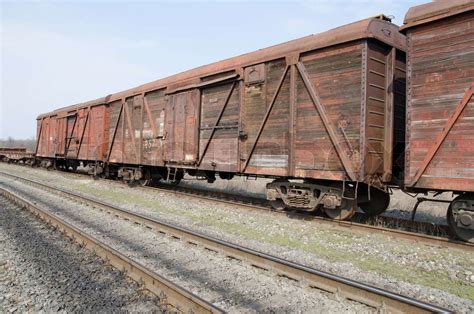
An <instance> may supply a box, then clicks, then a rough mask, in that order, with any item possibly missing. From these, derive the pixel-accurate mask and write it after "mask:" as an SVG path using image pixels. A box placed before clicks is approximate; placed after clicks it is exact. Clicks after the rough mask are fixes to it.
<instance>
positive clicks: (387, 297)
mask: <svg viewBox="0 0 474 314" xmlns="http://www.w3.org/2000/svg"><path fill="white" fill-rule="evenodd" d="M0 174H4V173H3V172H0ZM7 176H11V177H13V178H16V179H19V180H22V181H24V182H30V183H32V184H35V185H37V186H39V187H42V188H44V189H47V190H49V191H51V192H55V193H58V192H59V193H61V194H63V195H65V196H67V197H68V198H70V199H72V200H75V201H77V202H80V203H85V204H88V205H91V206H93V207H96V208H98V209H101V210H104V211H106V212H108V213H111V214H114V215H115V216H118V217H121V218H123V219H126V220H130V221H133V222H135V223H138V224H141V225H143V226H144V227H147V228H149V229H152V230H154V231H156V232H159V233H162V234H167V235H169V236H171V237H173V238H176V239H180V240H183V241H186V242H188V243H190V244H192V245H199V246H202V247H204V248H205V249H207V250H210V251H214V252H218V253H222V254H225V255H226V256H228V257H231V258H234V259H237V260H242V261H244V262H247V263H249V264H251V265H253V266H255V267H258V268H260V269H264V270H268V271H273V272H274V273H276V274H277V275H279V276H282V277H286V278H289V279H292V280H295V281H298V282H300V283H302V284H305V285H307V286H309V287H312V288H317V289H320V290H323V291H326V292H331V293H334V294H335V295H336V296H337V297H339V298H345V299H349V300H353V301H356V302H360V303H362V304H365V305H368V306H370V307H373V308H376V309H379V310H382V311H383V310H385V311H389V312H394V313H408V312H410V313H411V312H417V313H418V312H431V313H433V312H437V313H449V312H450V311H449V310H447V309H445V308H442V307H439V306H436V305H433V304H428V303H425V302H422V301H419V300H416V299H414V298H410V297H407V296H403V295H400V294H397V293H393V292H390V291H387V290H384V289H380V288H377V287H374V286H371V285H368V284H364V283H360V282H357V281H355V280H352V279H348V278H344V277H342V276H339V275H335V274H331V273H328V272H325V271H321V270H317V269H314V268H310V267H308V266H305V265H302V264H299V263H295V262H291V261H287V260H284V259H281V258H279V257H276V256H272V255H269V254H266V253H262V252H259V251H256V250H253V249H250V248H246V247H243V246H240V245H237V244H234V243H231V242H228V241H224V240H221V239H217V238H214V237H211V236H207V235H204V234H201V233H198V232H195V231H191V230H188V229H185V228H183V227H180V226H176V225H173V224H170V223H168V222H164V221H161V220H159V219H156V218H151V217H148V216H145V215H142V214H138V213H134V212H132V211H130V210H127V209H123V208H119V207H117V206H114V205H112V204H109V203H106V202H103V201H100V200H96V199H92V198H89V197H85V196H82V195H79V194H76V193H73V192H70V191H66V190H63V189H60V188H56V187H52V186H49V185H47V184H44V183H40V182H36V181H34V180H30V179H25V178H22V177H18V176H15V175H10V174H7Z"/></svg>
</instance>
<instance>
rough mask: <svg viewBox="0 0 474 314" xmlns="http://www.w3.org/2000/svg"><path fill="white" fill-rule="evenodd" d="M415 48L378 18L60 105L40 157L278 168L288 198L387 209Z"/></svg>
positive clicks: (144, 176) (154, 166) (342, 214)
mask: <svg viewBox="0 0 474 314" xmlns="http://www.w3.org/2000/svg"><path fill="white" fill-rule="evenodd" d="M405 45H406V41H405V37H404V35H402V34H401V33H399V29H398V27H397V26H396V25H394V24H392V23H390V21H389V19H387V18H386V17H385V16H377V17H374V18H369V19H365V20H362V21H359V22H355V23H352V24H349V25H345V26H342V27H339V28H336V29H333V30H330V31H328V32H325V33H321V34H317V35H311V36H308V37H304V38H301V39H297V40H293V41H290V42H287V43H284V44H280V45H276V46H273V47H270V48H266V49H261V50H258V51H256V52H252V53H249V54H244V55H241V56H238V57H235V58H231V59H227V60H224V61H221V62H217V63H214V64H210V65H206V66H202V67H199V68H196V69H193V70H190V71H187V72H183V73H180V74H177V75H174V76H171V77H168V78H165V79H161V80H158V81H154V82H152V83H149V84H145V85H142V86H139V87H137V88H134V89H130V90H127V91H124V92H120V93H116V94H112V95H109V96H107V97H104V98H100V99H97V100H94V101H91V102H87V103H83V104H79V105H75V106H72V107H67V108H63V109H59V110H56V111H54V112H52V113H48V114H44V115H41V116H39V117H38V148H37V156H38V157H40V158H43V161H42V162H43V165H46V166H52V165H56V166H57V167H65V168H69V167H73V168H74V167H76V166H77V165H78V163H79V162H82V163H84V164H87V165H89V166H90V169H91V172H93V173H94V174H96V175H105V176H117V177H121V178H123V179H125V180H127V181H132V180H141V182H148V181H149V180H150V179H159V178H164V179H168V180H174V181H177V180H179V179H180V178H182V176H183V174H184V172H187V173H189V174H191V175H196V176H201V177H205V178H207V180H208V181H209V182H212V181H213V180H214V179H215V176H216V175H219V176H220V177H221V178H225V179H231V178H232V177H233V176H234V175H244V176H257V177H273V178H275V179H276V180H275V182H274V183H272V184H269V186H268V194H267V196H268V198H269V199H270V200H272V203H273V204H274V205H275V206H276V207H281V206H286V207H296V208H302V209H306V210H316V209H318V208H323V210H324V211H325V212H326V213H328V215H329V216H331V217H334V218H347V217H350V215H352V214H353V212H354V210H355V208H356V205H357V200H358V201H359V205H361V206H362V208H364V209H365V210H366V211H368V212H372V213H376V212H380V211H382V210H385V208H386V206H387V205H388V194H387V193H385V191H387V186H388V185H390V184H396V183H397V182H398V180H403V178H402V177H403V171H402V170H403V157H402V156H403V151H404V139H405V130H404V127H403V126H404V124H405V120H404V119H405V48H406V47H405ZM394 129H395V131H394ZM289 179H292V181H289ZM295 179H299V181H298V180H296V181H295ZM343 183H344V184H343ZM370 187H376V188H375V189H374V188H370Z"/></svg>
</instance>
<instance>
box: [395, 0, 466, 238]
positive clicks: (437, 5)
mask: <svg viewBox="0 0 474 314" xmlns="http://www.w3.org/2000/svg"><path fill="white" fill-rule="evenodd" d="M402 31H403V32H404V33H406V36H407V41H408V59H407V66H408V78H407V112H408V115H407V132H406V134H407V143H408V144H407V150H406V174H405V188H406V189H407V190H410V191H415V192H425V191H440V192H442V191H453V192H455V194H459V196H458V197H457V198H455V200H454V201H453V202H452V203H451V204H450V207H449V209H448V216H447V218H448V222H449V224H450V225H451V228H452V229H453V230H454V231H455V233H456V234H457V235H458V237H460V238H462V239H464V240H467V241H473V240H474V128H473V121H474V99H473V98H472V93H473V89H474V1H472V0H451V1H437V2H433V3H428V4H425V5H421V6H417V7H413V8H411V9H410V10H409V11H408V13H407V14H406V17H405V23H404V26H403V27H402Z"/></svg>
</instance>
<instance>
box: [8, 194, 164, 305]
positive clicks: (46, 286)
mask: <svg viewBox="0 0 474 314" xmlns="http://www.w3.org/2000/svg"><path fill="white" fill-rule="evenodd" d="M38 311H43V312H58V311H61V312H63V311H65V312H103V311H110V312H117V311H129V312H143V311H150V312H161V309H160V307H159V300H158V298H157V297H154V296H151V295H147V294H144V293H141V292H139V291H138V286H137V285H136V284H135V283H134V282H132V281H130V280H128V279H126V278H124V277H123V276H122V275H121V274H120V273H119V271H117V270H115V269H114V268H111V267H109V266H106V265H105V264H104V263H103V262H102V261H101V260H100V258H98V257H97V256H95V255H94V254H93V253H91V252H89V251H88V250H86V249H84V248H80V247H79V246H78V245H76V244H73V243H72V242H71V241H69V240H67V239H66V238H64V237H63V236H62V235H61V234H60V233H58V232H56V231H54V230H52V229H51V228H50V227H48V226H47V225H46V224H45V223H44V222H42V221H40V220H38V219H37V218H36V217H34V216H33V215H32V214H31V213H30V212H28V211H26V210H23V209H20V208H18V206H16V205H14V204H12V203H11V202H10V201H8V200H6V199H4V198H3V197H0V312H2V313H13V312H18V313H22V312H38Z"/></svg>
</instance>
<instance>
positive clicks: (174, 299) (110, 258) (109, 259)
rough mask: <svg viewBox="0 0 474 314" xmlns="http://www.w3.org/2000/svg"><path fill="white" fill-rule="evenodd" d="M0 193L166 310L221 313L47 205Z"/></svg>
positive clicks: (9, 192) (11, 194) (4, 190)
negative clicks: (122, 275)
mask: <svg viewBox="0 0 474 314" xmlns="http://www.w3.org/2000/svg"><path fill="white" fill-rule="evenodd" d="M0 195H2V196H3V197H5V198H7V199H9V200H11V201H13V202H14V203H16V204H17V205H19V206H21V207H24V208H26V209H28V210H29V211H31V212H32V213H33V214H35V215H36V216H37V217H39V218H40V219H42V220H43V221H45V222H47V223H48V224H50V225H52V226H53V227H55V228H57V230H59V231H60V232H62V233H63V234H65V235H66V236H67V237H69V238H71V239H73V240H74V241H76V242H77V243H78V244H80V245H81V246H83V247H85V248H87V249H89V250H90V251H92V252H94V253H95V254H96V255H98V256H99V257H101V258H102V259H103V260H104V261H105V262H106V263H108V264H110V265H111V266H113V267H115V268H116V269H118V270H120V271H122V272H123V273H125V274H126V275H127V276H128V277H130V278H131V279H133V280H134V281H136V282H137V283H139V284H140V286H141V287H143V288H145V289H147V290H148V291H150V292H151V293H153V294H155V295H157V296H158V297H160V302H161V304H160V305H162V306H163V307H164V308H165V309H167V310H172V309H175V310H179V311H182V312H190V313H191V312H192V313H223V311H222V310H221V309H219V308H218V307H216V306H214V305H213V304H211V303H209V302H207V301H205V300H203V299H201V298H199V297H198V296H196V295H194V294H193V293H191V292H189V291H187V290H185V289H184V288H182V287H180V286H178V285H176V284H174V283H173V282H171V281H169V280H167V279H166V278H164V277H162V276H160V275H159V274H157V273H155V272H153V271H152V270H150V269H148V268H146V267H145V266H143V265H142V264H140V263H138V262H136V261H134V260H132V259H130V258H128V257H127V256H125V255H123V254H122V253H120V252H119V251H117V250H115V249H113V248H112V247H110V246H108V245H107V244H105V243H102V242H101V241H99V240H97V239H96V238H94V237H93V236H91V235H89V234H87V233H85V232H83V231H81V230H79V229H78V228H76V227H75V226H73V225H71V224H70V223H68V222H66V221H65V220H63V219H62V218H60V217H58V216H57V215H56V214H54V213H52V212H51V211H50V210H48V209H47V208H43V207H40V206H38V205H36V204H34V203H32V202H30V201H28V200H27V199H25V198H23V197H21V196H19V195H17V194H16V193H14V192H11V191H8V190H6V189H4V188H2V187H0Z"/></svg>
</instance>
